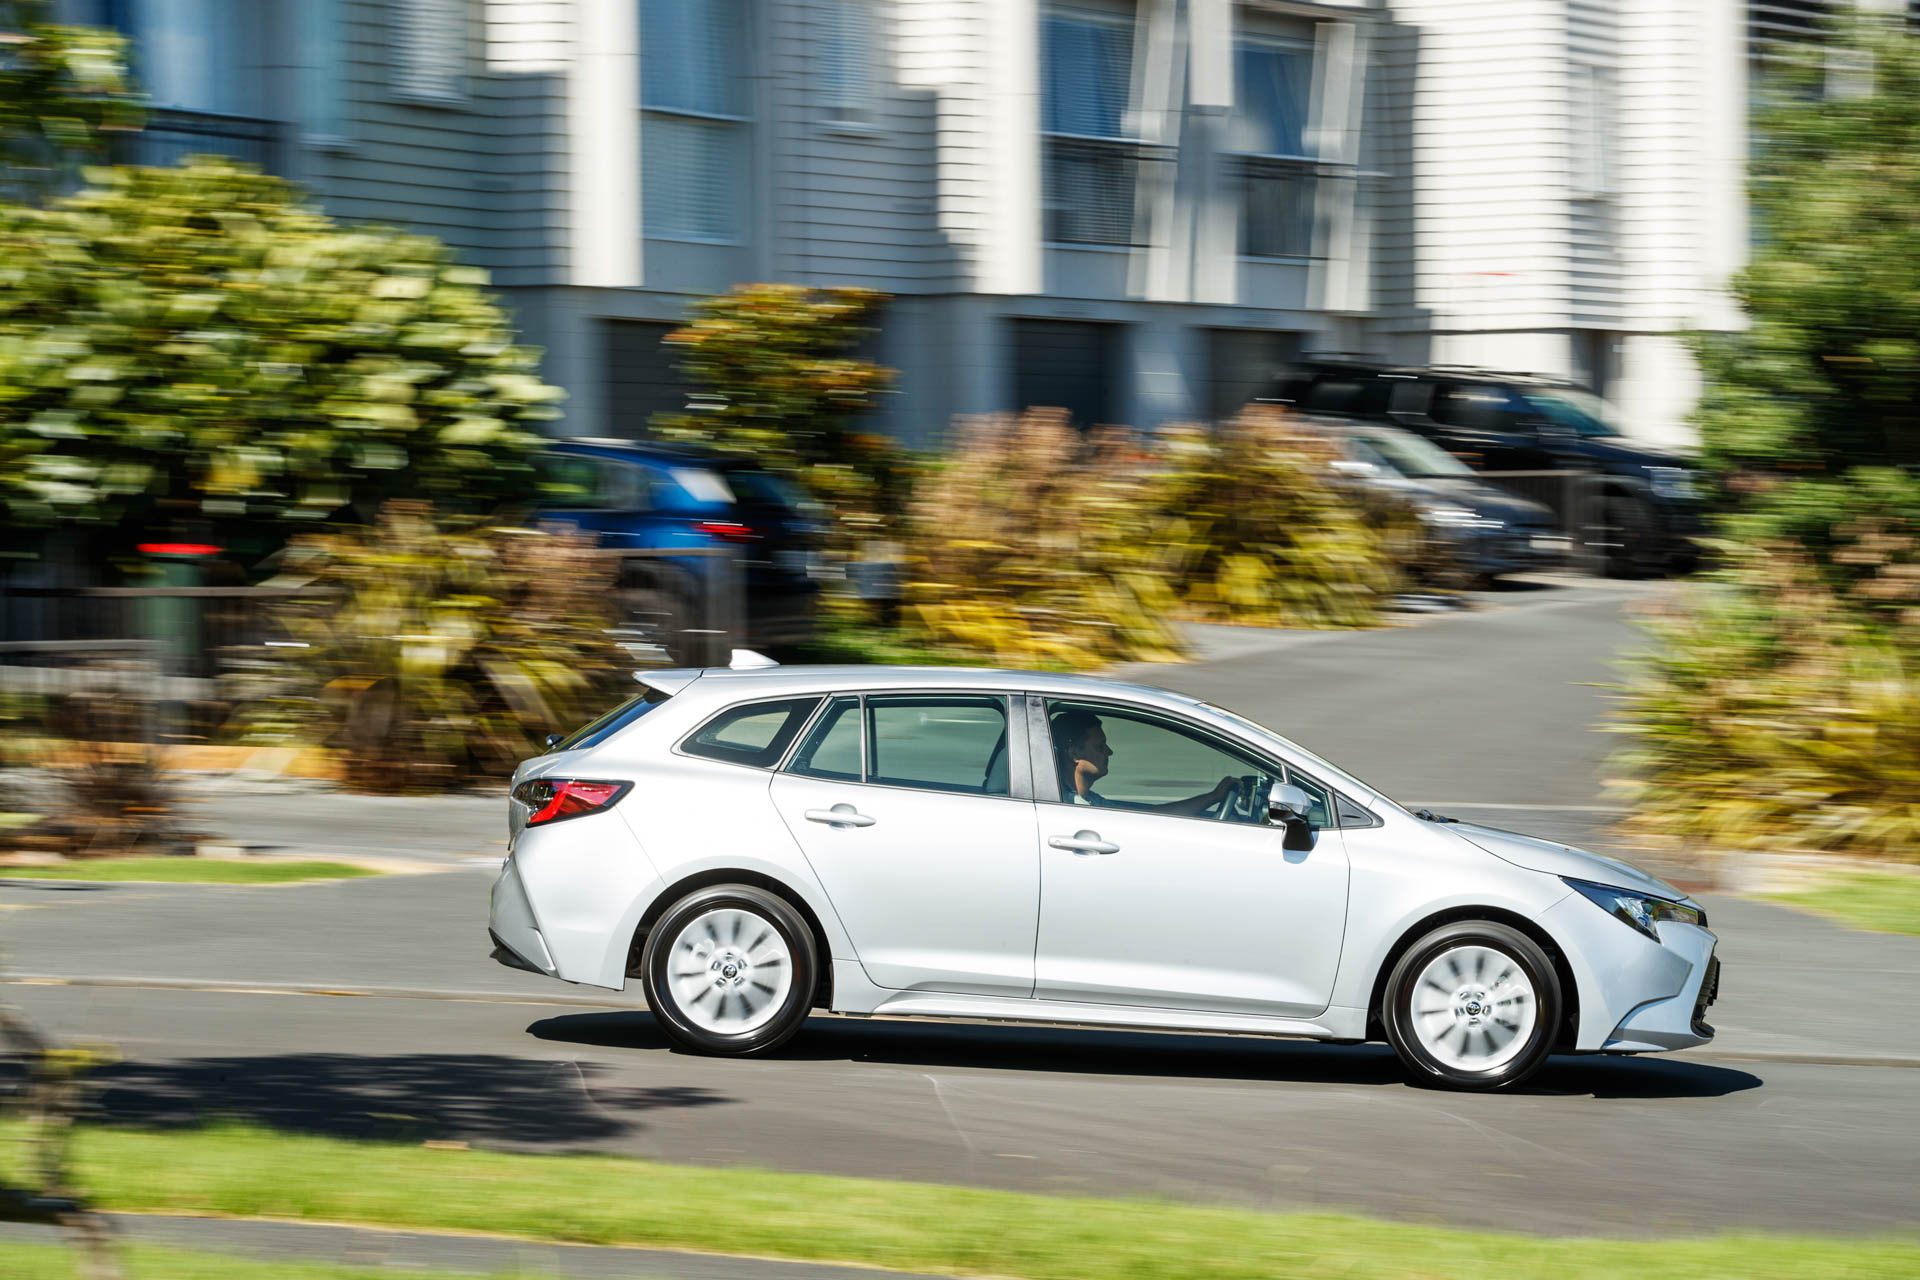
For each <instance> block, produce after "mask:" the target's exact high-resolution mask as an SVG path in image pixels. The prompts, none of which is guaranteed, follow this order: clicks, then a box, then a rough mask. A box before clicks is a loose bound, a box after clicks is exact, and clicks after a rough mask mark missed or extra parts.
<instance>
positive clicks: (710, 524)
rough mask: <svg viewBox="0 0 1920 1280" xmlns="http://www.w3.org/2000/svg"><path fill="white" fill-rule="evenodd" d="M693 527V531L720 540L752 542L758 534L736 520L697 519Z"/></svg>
mask: <svg viewBox="0 0 1920 1280" xmlns="http://www.w3.org/2000/svg"><path fill="white" fill-rule="evenodd" d="M693 527H694V530H695V532H698V533H704V534H706V535H707V536H708V537H709V538H718V539H720V541H722V542H752V541H753V540H754V539H755V538H757V537H759V536H760V535H759V534H757V533H755V532H754V531H753V530H752V528H750V527H749V526H747V525H744V524H741V523H740V522H739V521H738V520H699V521H696V522H695V523H694V526H693Z"/></svg>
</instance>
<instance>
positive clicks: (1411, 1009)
mask: <svg viewBox="0 0 1920 1280" xmlns="http://www.w3.org/2000/svg"><path fill="white" fill-rule="evenodd" d="M1383 1003H1384V1006H1385V1007H1384V1008H1383V1009H1382V1010H1381V1021H1382V1022H1383V1023H1384V1024H1385V1026H1386V1031H1387V1041H1388V1043H1390V1044H1391V1045H1392V1046H1393V1049H1394V1052H1395V1053H1397V1054H1399V1055H1400V1061H1401V1062H1402V1063H1404V1064H1405V1065H1406V1068H1407V1070H1408V1071H1409V1072H1411V1073H1412V1074H1413V1076H1414V1078H1415V1079H1416V1080H1418V1081H1422V1082H1425V1083H1428V1084H1435V1085H1440V1086H1442V1087H1445V1088H1450V1089H1472V1090H1490V1089H1504V1088H1508V1087H1511V1086H1513V1085H1516V1084H1519V1083H1520V1082H1521V1081H1522V1080H1525V1079H1526V1078H1527V1077H1528V1076H1530V1075H1532V1074H1533V1073H1534V1072H1535V1071H1537V1070H1539V1069H1540V1066H1541V1064H1542V1063H1544V1062H1545V1061H1546V1060H1547V1053H1548V1052H1549V1050H1551V1049H1552V1047H1553V1039H1554V1031H1555V1029H1556V1028H1557V1027H1558V1026H1559V1024H1560V1008H1561V994H1560V978H1559V975H1558V974H1557V973H1555V972H1554V968H1553V963H1552V961H1550V960H1549V959H1547V955H1546V953H1545V952H1544V951H1542V950H1541V949H1540V945H1539V944H1538V943H1536V942H1535V941H1534V940H1533V939H1531V938H1529V937H1527V935H1525V934H1524V933H1521V932H1520V931H1519V930H1517V929H1512V928H1509V927H1508V926H1506V925H1503V924H1495V923H1493V922H1492V921H1483V920H1475V921H1466V922H1462V923H1459V924H1450V925H1443V926H1441V927H1440V928H1438V929H1435V930H1434V931H1433V932H1432V933H1429V934H1428V935H1427V936H1426V937H1424V938H1422V939H1420V941H1418V942H1416V943H1415V944H1414V945H1413V946H1412V947H1411V948H1410V949H1409V950H1408V951H1407V953H1406V954H1405V955H1403V956H1402V957H1400V962H1399V963H1398V964H1397V965H1395V966H1394V968H1393V974H1392V976H1391V977H1390V978H1388V980H1387V987H1386V994H1385V996H1384V999H1383Z"/></svg>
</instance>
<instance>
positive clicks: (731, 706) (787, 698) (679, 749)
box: [673, 692, 832, 773]
mask: <svg viewBox="0 0 1920 1280" xmlns="http://www.w3.org/2000/svg"><path fill="white" fill-rule="evenodd" d="M809 698H811V699H812V700H813V706H812V707H811V708H810V709H809V710H808V711H807V713H806V714H805V715H803V716H801V717H800V721H799V726H798V727H797V728H796V729H794V731H793V736H792V737H791V738H789V739H788V740H787V741H786V742H784V743H782V744H781V747H780V754H779V755H777V756H775V757H774V759H773V761H772V762H771V763H769V764H752V763H750V762H748V761H745V760H729V759H727V758H726V757H724V756H710V755H702V754H701V753H699V752H697V751H690V750H688V749H687V744H688V743H689V742H691V741H693V740H694V739H695V738H697V737H698V736H700V734H701V733H703V732H705V731H706V729H707V728H708V726H710V725H712V724H713V723H714V722H715V721H716V720H719V719H721V718H722V717H725V716H730V715H732V714H734V713H735V712H737V711H744V710H746V709H747V708H749V707H759V706H768V705H771V704H773V703H779V702H801V701H804V700H806V699H809ZM831 700H832V695H830V694H825V693H817V692H816V693H778V694H768V695H766V696H765V697H760V698H746V699H743V700H742V701H739V702H729V703H728V704H727V705H726V706H724V707H721V708H719V709H718V710H716V711H715V712H714V713H713V714H712V715H710V716H708V717H706V718H705V719H704V720H702V721H701V722H700V723H699V724H697V725H695V726H694V727H693V728H691V729H689V730H687V732H685V733H683V734H681V735H680V737H679V739H678V740H677V741H675V742H674V744H673V754H674V755H677V756H681V757H683V758H685V759H688V760H698V761H700V762H701V763H703V764H726V765H732V766H734V767H735V768H740V769H752V770H753V771H754V772H756V773H778V772H780V770H781V768H782V767H783V766H784V765H785V764H786V762H787V759H788V757H789V756H791V755H792V754H793V750H794V746H795V744H797V743H798V742H799V741H800V740H801V739H802V738H804V737H805V736H806V735H807V730H808V729H809V728H811V727H812V725H813V722H814V719H815V718H816V717H818V716H819V714H820V709H821V708H822V707H824V706H826V705H827V703H828V702H830V701H831Z"/></svg>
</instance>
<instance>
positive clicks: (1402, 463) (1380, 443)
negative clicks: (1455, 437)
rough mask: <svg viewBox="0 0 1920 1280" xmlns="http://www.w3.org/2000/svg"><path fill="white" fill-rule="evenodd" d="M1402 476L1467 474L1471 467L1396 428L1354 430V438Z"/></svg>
mask: <svg viewBox="0 0 1920 1280" xmlns="http://www.w3.org/2000/svg"><path fill="white" fill-rule="evenodd" d="M1353 438H1354V439H1355V440H1357V441H1359V442H1360V443H1361V444H1362V445H1365V446H1366V447H1367V448H1368V449H1371V450H1372V451H1373V452H1374V453H1375V454H1377V455H1378V456H1379V458H1380V460H1381V461H1382V462H1385V463H1386V464H1387V465H1388V466H1389V467H1392V468H1393V469H1394V470H1395V471H1398V472H1399V473H1400V474H1401V475H1403V476H1406V477H1408V478H1409V479H1414V478H1417V477H1420V476H1470V475H1472V474H1473V469H1472V468H1470V467H1469V466H1467V464H1466V463H1464V462H1462V461H1460V459H1458V458H1456V457H1454V456H1453V455H1452V454H1450V453H1448V452H1447V451H1446V450H1445V449H1442V448H1441V447H1440V446H1439V445H1437V444H1435V443H1433V442H1432V441H1431V440H1424V439H1422V438H1421V437H1419V436H1416V435H1408V434H1405V433H1403V432H1399V431H1380V432H1371V431H1370V432H1367V433H1365V434H1364V435H1363V434H1358V433H1356V434H1355V435H1354V437H1353Z"/></svg>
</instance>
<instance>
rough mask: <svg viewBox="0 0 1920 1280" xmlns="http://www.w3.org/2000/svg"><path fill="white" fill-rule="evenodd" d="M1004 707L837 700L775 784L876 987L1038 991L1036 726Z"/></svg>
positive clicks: (995, 702) (937, 698) (986, 702)
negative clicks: (1029, 730)
mask: <svg viewBox="0 0 1920 1280" xmlns="http://www.w3.org/2000/svg"><path fill="white" fill-rule="evenodd" d="M1007 704H1008V700H1007V699H1006V698H1005V697H1004V696H1001V695H997V694H972V693H961V694H951V693H938V694H873V695H869V696H868V697H866V698H865V699H864V700H863V699H861V698H858V697H844V698H838V699H835V700H834V702H833V703H832V704H831V705H830V706H829V707H828V708H827V710H826V712H825V713H824V714H823V715H822V716H821V718H820V719H819V720H818V721H816V722H815V724H814V726H813V728H812V729H810V730H809V731H808V733H807V735H806V737H805V738H804V739H803V740H802V742H801V744H800V746H799V748H798V749H797V750H796V751H795V752H794V757H793V760H792V761H791V763H790V764H789V765H788V767H787V769H786V770H785V771H784V772H782V773H781V774H780V775H779V776H777V777H775V778H774V780H773V791H772V795H773V801H774V805H775V807H776V808H777V809H778V810H779V811H780V816H781V818H782V819H783V820H784V821H785V822H786V824H787V828H788V830H790V831H792V832H793V837H794V839H795V840H796V841H798V842H799V844H800V847H801V850H802V851H803V852H804V853H805V854H806V857H807V861H808V863H809V864H810V865H811V866H812V867H813V871H814V874H815V875H816V876H818V877H819V879H820V883H821V885H822V887H823V888H825V889H826V891H827V896H828V898H829V899H830V900H831V901H832V903H833V909H834V910H835V911H836V912H838V913H839V916H840V921H841V923H842V924H843V925H845V926H846V930H847V933H848V935H849V936H850V937H851V938H852V940H853V946H854V950H855V951H856V952H858V954H859V958H860V964H861V967H862V968H863V969H864V970H865V971H866V974H867V977H868V978H869V979H870V980H871V981H872V982H873V983H874V984H875V985H876V986H881V987H887V988H890V989H893V990H898V991H948V992H961V993H966V994H973V995H996V996H1019V997H1027V996H1031V995H1032V994H1033V941H1034V931H1035V928H1036V915H1037V912H1038V910H1039V903H1040V865H1039V854H1038V848H1037V842H1036V837H1035V834H1034V816H1033V802H1032V801H1031V800H1030V799H1027V798H1026V797H1025V795H1024V794H1022V795H1019V796H1016V795H1015V790H1016V789H1015V788H1014V787H1013V786H1012V785H1011V783H1012V779H1013V776H1014V772H1015V771H1014V770H1012V769H1011V768H1010V767H1009V766H1010V763H1011V762H1012V761H1013V760H1014V758H1015V755H1016V753H1018V757H1019V759H1020V760H1021V761H1022V762H1024V760H1025V759H1026V756H1025V735H1024V733H1023V732H1021V731H1020V730H1021V728H1022V726H1019V725H1013V724H1011V722H1010V720H1009V717H1008V714H1007ZM1010 728H1012V729H1013V730H1014V731H1015V732H1014V734H1013V737H1014V741H1013V742H1012V743H1011V747H1012V749H1011V750H1010V749H1009V745H1010V744H1009V732H1008V731H1009V729H1010ZM1019 773H1020V774H1022V775H1024V773H1025V770H1024V768H1022V769H1021V770H1019ZM1021 780H1022V782H1023V783H1024V776H1022V779H1021ZM1019 790H1020V791H1021V792H1023V793H1024V791H1025V787H1024V786H1022V787H1021V788H1019Z"/></svg>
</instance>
